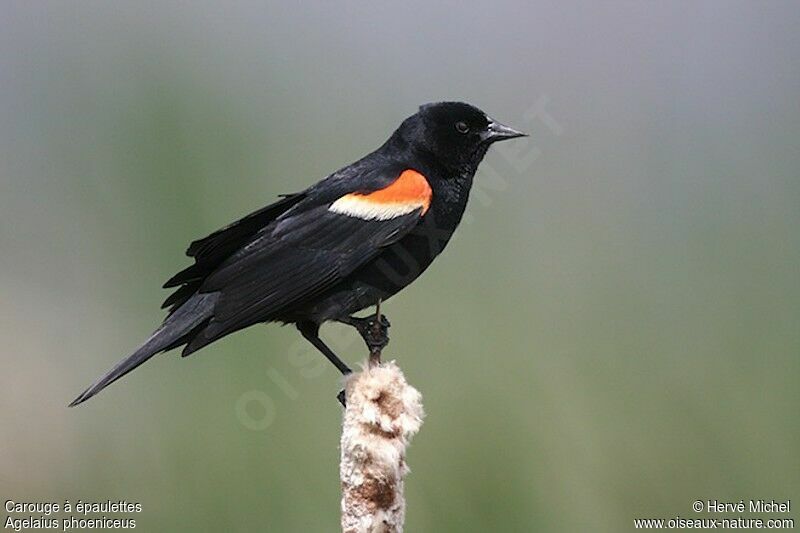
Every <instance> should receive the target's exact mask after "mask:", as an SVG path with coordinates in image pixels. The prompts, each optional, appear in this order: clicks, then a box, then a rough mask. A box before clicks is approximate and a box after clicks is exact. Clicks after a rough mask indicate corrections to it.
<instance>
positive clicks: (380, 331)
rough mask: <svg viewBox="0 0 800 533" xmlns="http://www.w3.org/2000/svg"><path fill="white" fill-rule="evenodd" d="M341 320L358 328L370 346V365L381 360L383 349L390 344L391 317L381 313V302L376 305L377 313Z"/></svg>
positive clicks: (376, 363) (368, 346) (340, 320)
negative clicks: (388, 317)
mask: <svg viewBox="0 0 800 533" xmlns="http://www.w3.org/2000/svg"><path fill="white" fill-rule="evenodd" d="M339 322H342V323H343V324H348V325H350V326H353V327H354V328H356V331H358V333H359V334H360V335H361V338H362V339H364V342H365V343H366V345H367V348H369V365H370V366H375V365H378V364H380V362H381V351H383V349H384V348H385V347H386V345H387V344H389V326H391V324H389V319H387V318H386V317H385V316H384V315H382V314H381V302H380V300H379V301H378V305H377V306H376V307H375V314H374V315H372V316H368V317H366V318H358V317H354V316H349V317H345V318H342V319H339Z"/></svg>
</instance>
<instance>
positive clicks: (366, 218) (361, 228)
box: [70, 102, 525, 406]
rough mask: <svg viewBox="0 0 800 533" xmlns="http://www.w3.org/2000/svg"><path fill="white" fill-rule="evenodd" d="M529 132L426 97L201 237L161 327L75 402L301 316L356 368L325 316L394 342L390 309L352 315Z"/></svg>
mask: <svg viewBox="0 0 800 533" xmlns="http://www.w3.org/2000/svg"><path fill="white" fill-rule="evenodd" d="M524 135H525V134H523V133H521V132H519V131H516V130H514V129H512V128H510V127H508V126H504V125H502V124H500V123H498V122H495V121H494V120H492V119H491V118H489V117H488V116H487V115H486V114H485V113H484V112H483V111H481V110H479V109H477V108H475V107H473V106H471V105H469V104H465V103H461V102H442V103H435V104H427V105H423V106H421V107H420V108H419V111H418V112H417V113H415V114H414V115H412V116H410V117H408V118H407V119H406V120H404V121H403V123H402V124H401V125H400V127H399V128H397V130H396V131H395V132H394V133H393V134H392V136H391V137H389V139H388V140H387V141H386V142H385V143H384V144H383V146H381V147H380V148H378V149H377V150H375V151H374V152H372V153H371V154H369V155H367V156H365V157H364V158H362V159H360V160H359V161H356V162H355V163H353V164H351V165H348V166H346V167H344V168H342V169H341V170H338V171H336V172H334V173H333V174H331V175H330V176H328V177H326V178H325V179H323V180H322V181H320V182H318V183H316V184H315V185H312V186H311V187H309V188H308V189H306V190H304V191H301V192H298V193H295V194H287V195H284V196H283V197H282V199H281V200H279V201H277V202H275V203H273V204H271V205H268V206H266V207H264V208H262V209H259V210H258V211H255V212H254V213H251V214H249V215H247V216H246V217H244V218H242V219H241V220H238V221H236V222H234V223H232V224H230V225H229V226H226V227H224V228H222V229H220V230H218V231H216V232H214V233H212V234H211V235H209V236H208V237H205V238H203V239H200V240H197V241H194V242H193V243H192V244H191V245H190V246H189V249H188V250H187V252H186V254H187V255H188V256H190V257H193V258H194V261H195V262H194V264H193V265H191V266H190V267H188V268H186V269H184V270H182V271H181V272H179V273H178V274H176V275H174V276H173V277H172V278H171V279H170V280H169V281H167V282H166V283H165V284H164V287H177V289H176V290H175V292H174V293H172V295H170V296H169V298H167V300H166V301H165V302H164V305H163V306H162V307H168V308H169V311H168V315H167V317H166V319H165V320H164V322H163V323H162V324H161V326H160V327H159V328H158V329H157V330H156V331H155V332H154V333H153V334H152V335H151V336H150V338H148V339H147V340H146V341H145V342H144V344H142V345H141V346H140V347H139V348H138V349H137V350H136V351H135V352H134V353H133V354H132V355H130V356H129V357H127V358H126V359H124V360H123V361H121V362H120V363H119V364H117V365H116V366H115V367H114V368H112V369H111V370H110V371H109V372H108V373H107V374H106V375H104V376H103V377H101V378H100V379H99V380H97V381H96V382H95V383H94V384H93V385H92V386H90V387H89V388H88V389H86V390H85V391H84V392H83V393H82V394H81V395H80V396H78V397H77V398H76V399H75V400H74V401H73V402H72V403H71V404H70V406H74V405H78V404H79V403H81V402H84V401H86V400H87V399H89V398H91V397H92V396H94V395H95V394H97V393H98V392H100V391H101V390H102V389H103V388H105V387H106V386H107V385H109V384H110V383H112V382H114V381H116V380H118V379H119V378H121V377H122V376H124V375H125V374H127V373H128V372H130V371H131V370H133V369H135V368H136V367H138V366H139V365H141V364H142V363H144V362H145V361H147V360H148V359H150V358H151V357H152V356H153V355H155V354H157V353H161V352H165V351H168V350H172V349H173V348H178V347H180V346H183V356H187V355H189V354H191V353H193V352H195V351H197V350H199V349H200V348H203V347H204V346H206V345H207V344H210V343H212V342H214V341H216V340H217V339H220V338H222V337H224V336H225V335H228V334H230V333H233V332H234V331H238V330H240V329H243V328H246V327H248V326H252V325H253V324H258V323H262V322H283V323H293V324H295V325H296V326H297V329H298V330H299V331H300V333H301V334H302V335H303V337H305V338H306V339H308V340H309V341H310V342H311V343H312V344H313V345H314V346H315V347H316V348H317V349H319V350H320V351H321V352H322V353H323V354H324V355H325V356H326V357H327V358H328V359H330V361H331V362H332V363H333V364H334V365H336V368H338V369H339V370H340V371H341V372H342V373H348V372H350V369H349V368H348V367H347V365H346V364H345V363H344V362H342V361H341V359H339V358H338V357H337V356H336V354H334V353H333V352H332V351H331V350H330V348H328V347H327V346H326V345H325V344H324V343H323V341H322V340H321V339H320V338H319V335H318V333H319V328H320V325H321V324H322V323H323V322H326V321H330V320H334V321H338V322H342V323H346V324H350V325H352V326H354V327H356V328H357V329H358V330H359V332H360V333H361V334H362V336H363V337H364V338H365V340H366V341H367V343H368V345H370V346H371V345H372V344H374V343H378V344H385V343H386V342H387V341H388V339H383V340H381V338H380V337H381V336H383V337H385V333H386V328H388V321H385V320H383V319H382V318H381V317H380V314H379V313H376V314H375V315H374V316H373V317H371V318H356V317H353V316H352V315H353V314H354V313H356V312H358V311H360V310H363V309H365V308H367V307H370V306H373V305H376V304H379V302H380V301H381V300H385V299H386V298H389V297H390V296H392V295H393V294H395V293H397V292H398V291H399V290H400V289H402V288H404V287H405V286H406V285H408V284H409V283H411V282H412V281H414V279H416V278H417V276H419V275H420V274H421V273H422V272H423V271H424V270H425V269H426V268H427V267H428V265H430V263H431V262H432V261H433V259H434V258H435V257H436V256H437V255H438V254H439V253H440V252H441V251H442V249H443V248H444V246H445V245H446V244H447V242H448V240H449V239H450V237H451V236H452V234H453V231H455V229H456V227H457V226H458V223H459V222H460V221H461V216H462V215H463V213H464V208H465V207H466V205H467V199H468V197H469V191H470V188H471V187H472V180H473V177H474V176H475V171H476V170H477V168H478V164H479V163H480V162H481V160H482V159H483V157H484V155H485V154H486V151H487V150H488V148H489V146H490V145H491V144H492V143H494V142H496V141H502V140H505V139H513V138H515V137H521V136H524ZM376 324H377V325H378V326H379V328H377V329H375V326H376ZM378 330H380V332H381V333H382V335H378V338H377V339H376V338H374V337H375V336H374V335H373V336H371V335H370V332H372V331H378Z"/></svg>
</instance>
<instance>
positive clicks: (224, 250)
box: [161, 192, 306, 314]
mask: <svg viewBox="0 0 800 533" xmlns="http://www.w3.org/2000/svg"><path fill="white" fill-rule="evenodd" d="M305 198H306V194H305V193H304V192H302V193H297V194H287V195H284V196H283V198H281V199H280V200H278V201H277V202H274V203H272V204H270V205H268V206H266V207H263V208H261V209H259V210H258V211H255V212H253V213H250V214H249V215H247V216H245V217H244V218H241V219H239V220H237V221H236V222H233V223H231V224H228V225H227V226H225V227H224V228H222V229H219V230H217V231H215V232H214V233H212V234H211V235H208V236H207V237H204V238H202V239H198V240H196V241H194V242H192V243H191V244H190V245H189V248H188V249H187V250H186V255H188V256H189V257H193V258H194V264H193V265H190V266H189V267H187V268H185V269H183V270H181V271H180V272H178V273H177V274H175V275H174V276H172V277H171V278H170V279H169V280H167V282H166V283H164V288H169V287H178V289H177V290H176V291H175V292H173V293H172V294H171V295H170V296H169V297H168V298H167V299H166V300H165V301H164V303H163V304H162V305H161V307H171V309H170V314H171V313H173V312H174V311H175V310H176V309H177V308H179V307H180V306H181V305H183V303H185V302H186V301H187V300H188V299H189V298H190V297H191V296H192V295H193V294H194V293H195V292H197V289H199V288H200V285H202V283H203V280H205V278H206V277H208V275H209V274H211V273H212V272H213V271H214V270H216V269H217V268H218V267H219V266H220V265H221V264H222V263H223V262H224V261H225V260H226V259H228V257H230V256H231V254H233V253H234V252H236V250H238V249H239V248H241V247H243V246H245V245H246V244H247V243H248V242H250V241H251V240H253V238H254V237H255V236H256V235H257V234H258V232H259V231H260V230H262V229H264V228H265V227H267V226H268V225H269V224H270V223H271V222H273V221H275V219H276V218H278V217H279V216H281V215H282V214H283V213H285V212H286V211H288V210H289V209H291V208H292V207H294V206H295V205H297V204H298V203H300V202H301V201H302V200H303V199H305Z"/></svg>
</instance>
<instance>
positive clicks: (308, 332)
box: [297, 322, 352, 407]
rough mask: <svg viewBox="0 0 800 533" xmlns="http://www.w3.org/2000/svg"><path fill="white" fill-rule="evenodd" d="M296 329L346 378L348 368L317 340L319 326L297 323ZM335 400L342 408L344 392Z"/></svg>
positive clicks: (348, 372) (312, 323)
mask: <svg viewBox="0 0 800 533" xmlns="http://www.w3.org/2000/svg"><path fill="white" fill-rule="evenodd" d="M297 329H298V330H299V331H300V334H301V335H302V336H303V337H305V339H306V340H307V341H308V342H310V343H311V344H313V345H314V347H315V348H316V349H317V350H319V351H320V352H322V355H324V356H325V357H327V358H328V361H330V362H331V363H333V365H334V366H335V367H336V368H337V369H338V370H339V372H341V373H342V375H343V376H346V375H347V374H350V373H351V372H352V370H350V367H349V366H347V365H346V364H345V362H344V361H342V360H341V359H339V356H337V355H336V354H335V353H333V350H331V349H330V348H328V345H327V344H325V343H324V342H323V341H322V339H320V338H319V324H316V323H314V322H298V323H297ZM336 398H337V399H338V400H339V403H341V404H342V407H345V406H346V405H345V398H344V391H339V394H337V395H336Z"/></svg>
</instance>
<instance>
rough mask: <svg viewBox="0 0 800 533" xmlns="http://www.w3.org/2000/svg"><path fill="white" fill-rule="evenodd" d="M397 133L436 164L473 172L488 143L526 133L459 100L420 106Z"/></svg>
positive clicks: (521, 135)
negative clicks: (433, 159) (436, 162)
mask: <svg viewBox="0 0 800 533" xmlns="http://www.w3.org/2000/svg"><path fill="white" fill-rule="evenodd" d="M397 133H398V134H399V135H400V136H401V137H402V138H403V140H404V141H405V142H406V143H408V144H409V145H411V146H412V147H414V148H415V149H417V150H418V151H420V152H422V153H424V154H427V155H432V156H433V157H434V158H435V159H436V160H437V161H438V162H439V163H442V164H444V165H445V166H447V167H451V168H458V169H464V168H467V169H470V170H472V171H473V172H474V170H475V169H476V168H477V166H478V163H480V161H481V159H483V156H484V155H486V150H488V148H489V146H490V145H491V144H492V143H495V142H497V141H504V140H506V139H514V138H516V137H524V136H525V135H526V134H525V133H522V132H521V131H517V130H515V129H513V128H510V127H508V126H505V125H503V124H501V123H499V122H497V121H495V120H493V119H491V118H490V117H489V116H488V115H486V113H484V112H483V111H481V110H480V109H478V108H477V107H474V106H472V105H469V104H465V103H463V102H438V103H434V104H425V105H423V106H420V108H419V111H418V112H417V113H416V114H414V115H412V116H410V117H409V118H408V119H406V121H405V122H404V123H403V125H402V126H401V127H400V128H399V129H398V131H397Z"/></svg>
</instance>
